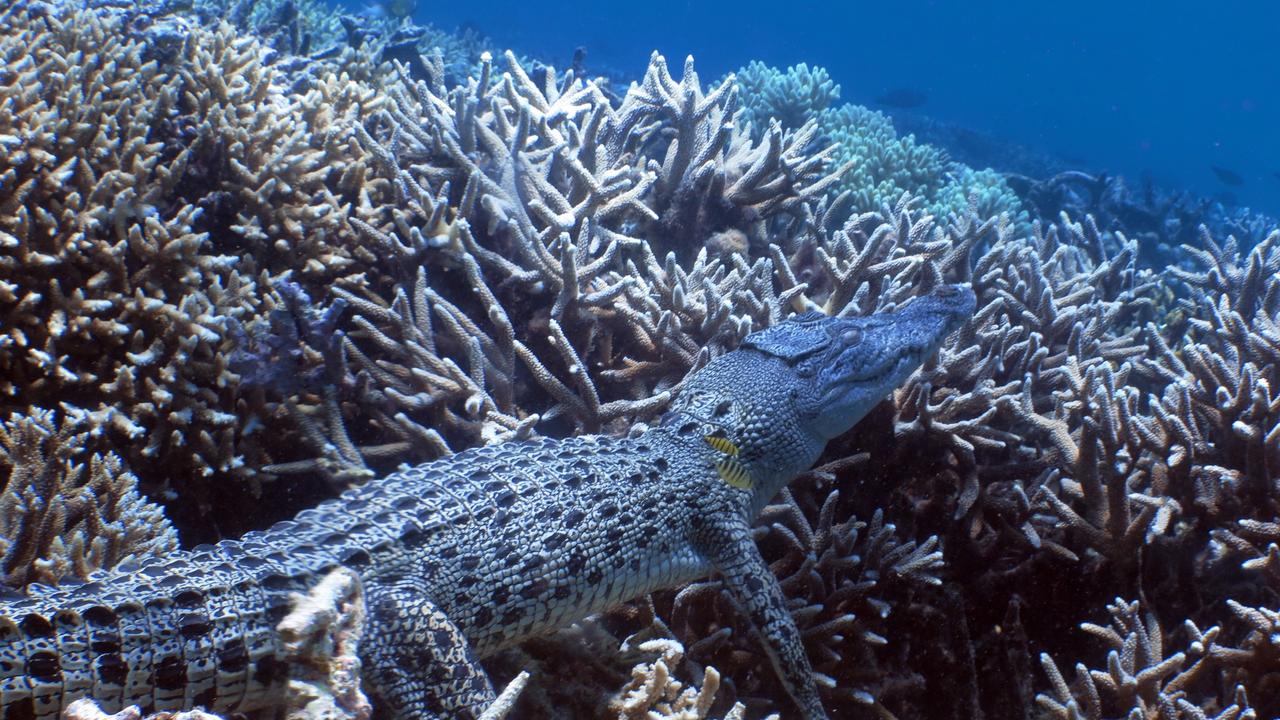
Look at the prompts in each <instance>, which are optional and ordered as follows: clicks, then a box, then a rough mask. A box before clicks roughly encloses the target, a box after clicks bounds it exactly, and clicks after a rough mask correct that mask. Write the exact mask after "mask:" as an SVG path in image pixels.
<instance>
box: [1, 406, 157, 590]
mask: <svg viewBox="0 0 1280 720" xmlns="http://www.w3.org/2000/svg"><path fill="white" fill-rule="evenodd" d="M114 419H115V413H114V412H113V411H111V410H106V409H104V410H101V411H98V412H93V413H91V412H87V411H84V410H80V409H77V408H72V407H69V406H68V407H66V408H64V410H63V412H62V417H61V418H58V417H57V416H56V414H55V413H54V412H53V411H50V410H40V409H35V410H32V412H31V413H29V414H17V413H14V414H12V415H10V416H9V418H8V419H6V420H5V421H4V422H3V423H0V571H3V576H0V585H4V586H6V587H9V588H18V587H22V586H25V585H27V584H30V583H33V582H42V583H49V584H52V583H56V582H58V581H59V580H60V579H63V578H68V579H76V578H79V579H83V578H86V577H88V576H89V575H91V574H92V573H93V571H95V570H98V569H101V568H109V567H112V566H114V565H117V564H119V563H122V562H125V561H126V560H129V559H132V558H138V557H141V556H146V555H162V554H165V553H169V552H172V551H173V550H175V549H177V547H178V536H177V533H176V532H175V531H174V529H173V526H172V525H170V524H169V521H168V520H166V519H165V517H164V514H163V513H162V512H161V511H160V508H158V507H156V506H155V505H153V504H151V503H149V502H146V501H144V500H143V499H142V497H141V496H139V494H138V490H137V484H138V482H137V478H135V477H134V476H133V475H132V474H131V473H129V472H127V471H125V470H123V469H122V464H121V462H120V458H118V457H117V456H116V455H115V454H113V453H106V454H98V453H89V452H88V451H87V450H86V448H88V447H92V446H93V445H96V444H97V443H95V442H94V441H92V440H91V439H90V438H91V437H93V436H97V435H101V434H104V433H107V432H108V431H109V428H110V426H111V424H112V421H113V420H114Z"/></svg>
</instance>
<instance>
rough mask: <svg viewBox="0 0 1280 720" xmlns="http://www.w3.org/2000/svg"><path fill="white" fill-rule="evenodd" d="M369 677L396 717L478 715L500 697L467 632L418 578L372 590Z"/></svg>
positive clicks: (367, 638)
mask: <svg viewBox="0 0 1280 720" xmlns="http://www.w3.org/2000/svg"><path fill="white" fill-rule="evenodd" d="M368 607H369V623H368V630H367V631H366V633H365V640H364V647H366V648H368V650H367V651H366V652H365V653H364V655H365V662H366V671H365V677H366V679H367V680H368V681H369V683H370V685H372V686H373V689H374V691H375V692H376V693H377V694H378V696H379V697H380V698H381V699H382V700H383V701H384V702H385V703H386V705H387V706H389V707H390V708H391V710H392V712H393V715H394V717H395V718H396V720H434V719H435V718H478V717H480V716H481V715H482V713H483V712H484V710H485V709H486V708H488V707H489V706H490V705H491V704H492V703H493V702H494V699H495V695H494V692H493V686H492V685H491V684H490V683H489V677H488V676H487V675H486V674H485V672H484V669H483V668H482V667H481V666H480V663H479V662H478V661H477V660H476V658H475V654H474V653H473V652H472V651H471V646H470V644H469V643H468V642H467V638H466V636H465V635H463V633H462V630H461V629H459V628H458V626H457V625H455V624H454V623H453V621H452V620H450V619H449V617H448V616H447V615H445V613H444V611H443V610H441V609H440V608H439V607H437V606H436V605H435V603H433V602H431V600H429V599H428V591H427V588H426V587H425V586H424V585H423V584H421V583H420V582H418V581H416V580H412V579H398V580H391V581H390V582H379V583H378V584H377V587H375V588H373V589H371V590H369V591H368Z"/></svg>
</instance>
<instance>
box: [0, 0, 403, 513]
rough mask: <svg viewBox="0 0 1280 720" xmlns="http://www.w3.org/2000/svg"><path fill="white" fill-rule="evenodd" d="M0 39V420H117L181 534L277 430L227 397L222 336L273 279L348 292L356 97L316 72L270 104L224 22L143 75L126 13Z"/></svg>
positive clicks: (40, 19)
mask: <svg viewBox="0 0 1280 720" xmlns="http://www.w3.org/2000/svg"><path fill="white" fill-rule="evenodd" d="M0 25H3V28H4V29H3V32H2V34H0V54H2V55H3V57H4V58H6V60H7V62H8V65H7V70H6V73H5V74H4V76H3V82H0V96H3V100H4V101H3V103H2V104H0V107H2V108H3V109H0V144H3V146H4V148H5V150H6V152H4V153H3V154H2V155H0V245H3V246H4V247H5V249H6V252H5V254H4V255H3V256H0V318H2V319H3V320H2V326H3V328H4V329H3V340H0V370H2V371H3V372H2V373H0V375H2V377H3V380H0V395H2V396H3V397H4V398H5V400H4V407H5V408H7V409H8V410H9V411H12V410H15V409H21V408H25V407H27V406H32V405H34V406H42V407H56V406H58V404H59V403H63V402H69V403H72V404H75V405H77V406H81V407H92V406H94V405H95V404H97V403H102V404H106V405H110V406H112V407H115V408H117V409H118V410H119V413H117V414H116V415H115V416H114V419H113V422H114V423H115V424H116V426H117V427H118V428H119V429H120V430H121V431H122V432H124V433H125V434H126V435H130V436H136V437H140V438H143V441H141V442H138V443H132V444H129V445H125V446H121V447H119V448H118V449H117V454H118V455H119V457H120V460H121V461H122V462H123V465H124V467H125V468H127V469H128V470H130V471H132V472H134V473H135V474H137V476H138V477H139V480H140V483H141V486H142V487H143V489H144V490H145V491H146V492H148V493H149V494H153V495H155V494H159V493H162V492H166V493H172V494H171V495H169V499H170V500H177V501H179V502H177V503H176V504H175V507H176V508H177V510H178V511H179V512H180V513H181V514H183V515H184V516H186V517H187V518H190V517H196V516H200V515H205V514H208V513H209V512H212V509H213V505H214V503H227V504H233V505H234V504H235V503H236V502H237V501H238V500H237V497H239V498H241V499H242V498H243V495H240V496H238V495H237V493H245V494H254V493H257V492H260V490H261V488H260V487H259V486H255V485H252V484H244V485H243V486H241V487H240V488H239V489H238V490H233V492H232V493H219V494H218V498H217V499H216V500H215V498H214V497H213V494H212V493H211V492H210V491H211V489H212V487H213V485H212V483H213V482H214V481H215V479H216V478H228V477H230V478H241V479H245V478H248V479H253V478H256V477H258V476H259V468H261V467H263V466H266V465H269V464H271V463H272V461H273V458H272V455H271V450H270V449H269V448H268V447H267V445H268V441H267V440H266V435H267V434H269V432H268V431H269V430H271V429H274V430H276V431H278V432H277V435H280V436H288V435H289V434H290V433H291V432H296V431H297V429H296V426H295V425H294V423H293V422H291V421H290V419H289V417H288V415H287V414H281V413H280V412H279V411H278V407H279V405H278V398H271V397H267V396H265V395H263V394H262V393H260V392H257V391H256V390H255V389H254V388H252V387H249V388H246V389H242V388H241V384H240V377H239V376H238V374H237V373H235V372H234V371H232V370H231V369H230V368H229V367H228V354H227V350H228V347H227V346H228V345H229V344H230V342H231V340H232V338H231V337H230V336H229V334H230V333H229V330H230V328H232V327H238V326H240V325H245V326H255V325H257V324H262V323H265V322H266V317H267V316H268V315H269V314H270V313H271V311H272V310H273V309H274V308H275V307H277V306H279V305H282V304H284V300H283V299H282V298H281V297H280V296H279V295H277V294H273V293H271V291H270V287H271V285H270V281H269V278H271V277H273V276H277V275H279V274H281V273H288V274H289V275H291V276H293V277H296V278H298V279H299V280H300V281H302V282H306V283H312V284H315V285H323V284H325V283H328V282H330V281H332V280H333V279H334V278H335V277H352V278H356V279H358V278H361V277H363V273H364V271H365V269H366V266H364V265H362V264H361V262H360V260H359V259H357V256H358V255H359V253H360V251H359V248H358V247H356V244H355V243H353V242H352V240H353V238H354V237H355V235H356V234H355V232H354V231H353V230H352V229H351V228H350V226H349V225H348V224H347V222H346V219H345V218H346V215H347V211H348V209H349V207H350V205H351V203H352V202H353V201H354V200H355V199H356V198H357V197H359V196H361V194H362V193H363V195H364V197H366V198H367V197H369V195H368V192H369V191H368V189H367V188H366V187H365V181H364V177H365V175H366V162H367V159H368V158H367V155H366V154H365V153H364V152H363V151H362V150H361V149H360V148H359V146H358V145H356V144H355V143H354V142H351V141H350V140H349V138H347V139H344V138H346V136H345V132H335V131H336V130H338V129H339V128H342V129H345V128H347V127H349V126H350V124H351V123H352V122H354V118H355V117H358V114H359V113H361V112H363V111H365V110H366V109H367V110H369V111H371V110H374V109H376V108H377V107H378V103H379V100H378V98H377V96H376V95H375V94H373V91H371V90H369V89H368V88H367V87H364V86H361V85H359V84H355V83H350V82H347V81H345V80H343V79H341V78H339V77H337V76H334V75H326V76H323V77H321V78H319V79H318V80H316V81H315V82H313V83H311V84H310V85H309V88H308V89H307V90H305V91H303V92H298V93H292V94H291V93H290V91H289V90H288V89H287V88H286V87H285V82H284V80H285V78H284V76H283V75H282V74H280V73H279V72H278V71H276V70H274V69H272V68H269V67H267V65H266V60H265V57H266V51H265V50H264V48H263V47H262V46H261V45H260V44H258V43H256V42H255V41H254V40H252V39H250V38H236V37H235V36H234V34H233V32H232V31H231V30H230V29H229V28H228V27H226V26H221V27H219V28H216V29H213V30H207V29H202V28H198V27H196V28H192V29H190V31H189V32H190V34H189V36H188V38H187V41H185V42H184V43H183V44H182V45H181V51H180V52H178V53H176V54H174V55H173V56H172V57H170V58H168V59H165V60H163V62H162V61H158V60H155V59H149V57H148V52H149V51H148V48H149V47H151V43H152V42H153V41H154V37H153V36H151V35H148V34H147V33H146V32H144V31H140V30H137V28H138V27H141V24H140V23H137V22H135V18H133V17H132V16H129V15H128V14H98V13H79V14H72V13H60V12H49V11H42V12H36V11H35V10H31V11H29V12H28V11H26V10H24V9H22V8H19V7H10V8H7V9H6V10H5V11H4V22H3V23H0ZM85 58H90V59H92V60H93V62H91V63H87V64H86V63H85V61H84V59H85ZM90 68H93V69H90ZM357 281H358V280H357ZM89 439H90V440H91V445H90V449H95V450H102V451H105V450H107V449H111V448H112V447H113V446H112V445H111V444H109V443H108V442H107V438H106V436H105V435H98V436H94V437H93V438H89ZM281 459H284V460H289V459H292V458H290V457H285V458H281ZM177 477H183V478H188V479H187V480H185V481H184V482H181V483H174V484H172V485H170V482H169V481H170V478H177ZM228 529H230V530H232V531H233V532H238V531H239V530H240V529H242V528H234V527H233V528H228ZM207 533H208V531H206V535H205V536H206V537H207V536H208V535H207Z"/></svg>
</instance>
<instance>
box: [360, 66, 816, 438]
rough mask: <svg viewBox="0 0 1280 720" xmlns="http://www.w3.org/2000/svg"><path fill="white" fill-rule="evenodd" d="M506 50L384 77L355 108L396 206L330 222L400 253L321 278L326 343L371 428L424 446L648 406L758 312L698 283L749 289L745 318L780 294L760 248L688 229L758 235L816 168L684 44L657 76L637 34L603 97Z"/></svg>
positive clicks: (763, 311) (583, 423)
mask: <svg viewBox="0 0 1280 720" xmlns="http://www.w3.org/2000/svg"><path fill="white" fill-rule="evenodd" d="M507 65H508V68H509V69H508V71H507V72H505V73H503V74H502V76H501V77H495V76H494V71H493V69H492V67H491V65H490V64H489V63H488V62H487V61H486V62H485V64H484V65H483V67H482V70H481V72H480V74H479V76H478V77H476V78H473V79H472V80H471V81H470V82H469V83H468V84H467V85H465V86H462V87H458V88H454V89H453V90H451V91H446V89H445V87H444V85H443V84H442V82H440V81H439V80H438V79H437V80H436V81H433V82H430V83H429V82H426V81H421V80H419V81H414V80H411V79H409V78H407V77H406V78H404V79H403V84H402V86H401V87H399V88H396V89H393V90H392V98H393V101H394V105H393V107H391V108H389V109H388V110H387V111H386V112H384V113H381V114H380V115H379V117H378V122H377V123H376V124H371V125H373V127H372V128H365V127H363V126H360V127H357V128H356V134H357V136H358V137H359V138H360V141H361V143H362V145H363V146H365V147H367V148H368V149H369V150H370V151H371V152H372V153H373V154H374V155H375V156H376V157H377V158H378V160H379V165H380V175H381V177H382V178H383V181H384V182H386V183H387V184H388V185H389V187H390V188H393V191H394V193H395V194H396V196H397V197H399V198H402V201H403V203H404V205H405V208H404V209H395V208H390V207H384V208H368V209H369V210H370V211H371V212H367V213H366V212H364V210H365V208H361V212H360V213H359V217H357V218H355V219H353V220H352V224H353V226H354V227H356V228H357V229H359V231H360V232H361V233H362V235H363V236H364V237H365V238H366V241H367V242H368V243H370V244H373V245H377V246H381V247H383V248H385V250H386V253H387V254H388V255H389V256H390V257H391V258H392V262H394V263H396V264H398V265H401V266H402V267H403V268H404V269H403V270H402V271H401V280H400V283H399V286H398V287H396V288H393V289H391V292H389V293H386V294H377V293H370V292H357V291H352V290H350V289H347V288H342V289H341V290H339V291H338V295H339V296H340V297H341V298H342V299H343V300H344V301H345V302H347V303H349V304H350V306H351V307H352V310H353V314H354V317H353V325H354V326H355V328H356V329H355V330H354V331H353V333H352V336H351V337H352V342H351V343H350V344H349V345H348V352H349V354H350V356H351V359H352V363H353V368H354V369H355V370H356V371H357V373H359V374H360V376H361V377H367V378H368V379H369V382H368V383H367V387H368V390H367V392H368V393H369V394H368V395H367V396H366V398H365V399H364V400H363V401H362V403H363V404H364V405H365V406H366V407H370V408H373V410H372V413H371V417H372V418H373V419H374V422H375V423H376V425H377V426H378V427H379V430H380V432H390V433H392V434H393V435H394V436H398V437H401V438H404V439H405V440H406V441H408V440H410V439H413V440H417V441H425V442H420V447H423V448H424V449H426V450H428V451H430V452H433V453H435V452H442V451H445V450H447V449H448V448H449V447H453V446H456V445H457V444H458V443H465V444H474V443H475V442H477V441H480V440H484V441H489V442H491V441H494V440H499V439H503V438H507V437H513V436H520V435H521V434H524V433H527V432H529V431H530V430H531V429H532V426H533V425H534V424H535V423H537V422H539V420H541V421H542V422H543V423H549V422H553V421H554V422H557V423H567V427H568V428H571V429H576V430H586V431H596V430H600V429H603V428H606V427H610V426H611V425H610V424H611V423H615V422H616V421H622V420H626V421H631V420H634V419H635V418H637V417H642V416H645V415H652V414H653V413H654V412H655V411H656V410H658V409H659V408H661V406H662V405H663V404H664V403H665V401H666V398H667V397H668V392H669V391H670V389H671V388H673V386H674V385H675V384H676V382H677V381H678V380H679V379H680V378H681V377H683V375H684V374H685V372H687V371H688V370H689V369H691V368H692V367H693V366H695V365H696V363H698V362H700V360H699V358H700V357H702V358H704V359H705V357H706V356H705V355H702V354H701V351H700V348H702V347H704V346H707V345H712V346H713V347H715V348H717V351H718V350H719V349H720V348H723V347H724V344H725V343H734V342H736V340H737V339H739V338H741V337H742V336H743V335H744V334H745V333H746V332H748V331H749V330H750V329H751V327H753V325H754V324H755V323H757V322H760V320H753V319H752V318H750V317H746V316H737V315H734V314H733V313H731V312H728V305H726V304H725V303H724V302H722V301H721V300H719V298H721V297H724V296H728V295H731V294H733V293H735V292H739V293H751V292H758V291H760V290H761V288H764V293H765V294H764V296H762V297H759V298H758V299H757V301H756V303H755V307H756V310H755V312H754V314H755V316H756V317H758V318H759V317H762V316H768V315H769V314H770V313H771V312H772V316H773V318H774V319H776V318H777V316H778V312H779V310H780V308H781V307H782V305H783V302H782V301H780V300H778V299H777V298H774V297H771V296H770V295H771V293H772V291H771V289H769V288H768V283H767V278H768V274H769V272H768V268H767V266H766V265H762V264H760V262H756V263H755V264H753V265H746V264H745V262H743V263H738V264H735V265H734V266H733V267H732V268H727V267H726V265H727V263H722V262H720V261H719V260H717V259H711V258H708V257H706V255H705V253H702V254H699V253H698V252H697V251H696V250H695V249H696V248H698V247H700V246H701V244H702V243H703V242H705V241H706V240H707V239H708V238H709V237H710V236H712V235H715V234H724V233H739V234H741V235H742V236H744V237H749V238H752V239H753V240H749V241H748V244H750V242H752V241H754V242H756V243H757V244H762V243H765V242H766V232H767V230H768V229H770V228H775V227H777V228H786V227H788V226H793V225H796V224H797V223H799V222H800V221H801V220H802V218H803V217H804V212H805V211H804V208H805V207H806V203H807V202H809V201H810V200H811V199H812V198H814V197H816V196H817V195H819V194H820V193H821V192H823V191H824V190H825V189H826V188H827V187H829V186H830V184H831V183H832V182H833V181H834V178H835V175H834V174H825V173H824V171H823V166H824V163H825V155H823V154H822V153H817V154H806V153H805V148H807V147H808V146H809V145H810V143H811V140H812V137H813V127H812V126H806V127H805V128H802V129H800V130H798V131H796V132H786V133H784V132H783V131H782V130H781V129H780V128H777V127H775V128H774V129H773V130H772V131H771V132H770V133H769V134H768V136H767V137H766V139H765V140H764V141H763V142H761V143H755V142H754V141H752V140H751V139H750V138H748V137H747V136H746V135H744V134H742V133H740V132H738V131H737V130H736V129H735V127H734V126H733V124H732V122H731V120H730V118H731V116H732V111H733V109H734V108H735V102H736V99H735V89H734V88H733V86H732V85H731V84H730V83H724V84H722V85H720V86H719V87H717V88H715V89H714V90H712V91H711V92H709V93H705V94H704V93H703V90H702V88H701V86H700V84H699V82H698V78H697V75H696V73H694V72H693V69H692V66H691V65H687V66H686V68H685V74H684V77H683V79H682V80H681V81H679V82H677V81H675V80H674V79H673V78H671V77H670V75H669V74H668V72H667V68H666V63H665V61H664V60H663V59H662V58H661V57H660V56H657V55H655V56H654V58H653V59H652V62H651V64H650V67H649V71H648V72H647V73H646V76H645V80H644V82H643V83H641V84H638V85H635V86H633V87H632V89H631V91H629V92H628V94H627V95H626V96H625V97H624V98H623V99H622V101H621V102H620V103H619V105H618V106H617V107H614V106H613V105H612V103H611V102H610V101H609V100H608V98H607V97H606V96H605V95H604V94H603V93H602V92H601V91H600V90H599V89H598V88H597V87H596V86H595V84H594V83H591V82H584V81H582V80H580V79H578V78H575V77H573V75H572V73H569V74H567V75H566V76H565V77H564V78H563V79H562V80H559V81H557V79H556V77H555V76H554V74H552V73H548V74H547V75H546V77H545V78H544V79H543V81H542V82H540V83H539V82H535V81H534V79H533V78H531V77H530V76H528V75H527V74H526V73H525V71H524V69H523V68H522V67H521V66H520V64H519V63H518V62H517V61H516V60H515V58H514V56H511V55H508V56H507ZM657 158H661V162H659V161H658V159H657ZM641 238H653V239H654V240H657V239H662V240H663V241H664V242H663V243H662V244H657V243H653V244H651V243H650V242H646V241H645V240H643V239H641ZM667 249H669V250H670V251H671V255H670V256H669V257H668V259H667V261H666V262H665V263H663V262H660V261H659V260H658V259H657V257H656V255H657V253H660V252H666V250H667ZM694 256H697V257H696V258H695V260H694V263H693V267H692V268H691V269H690V270H689V271H683V270H682V269H681V268H680V267H679V261H678V260H677V257H685V258H689V257H694ZM424 261H425V263H424ZM415 266H416V270H415V269H414V268H415ZM686 288H688V290H686ZM384 292H385V291H384ZM769 308H773V309H772V310H770V309H769ZM691 325H696V326H697V327H698V331H697V333H696V335H691V334H690V333H689V331H687V330H685V328H686V327H689V326H691ZM615 338H616V339H615ZM624 346H627V350H625V351H624V350H623V347H624ZM414 367H421V368H423V370H425V372H422V371H414V370H413V369H412V368H414ZM526 373H527V375H525V374H526ZM522 376H525V377H528V378H529V379H530V380H531V382H519V381H518V380H519V378H520V377H522ZM663 391H668V392H663ZM535 416H536V417H535ZM543 427H544V428H545V427H547V426H545V425H544V426H543Z"/></svg>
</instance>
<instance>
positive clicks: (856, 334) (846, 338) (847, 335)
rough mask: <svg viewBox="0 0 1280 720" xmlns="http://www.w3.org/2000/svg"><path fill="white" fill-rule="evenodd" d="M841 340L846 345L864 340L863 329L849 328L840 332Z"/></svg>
mask: <svg viewBox="0 0 1280 720" xmlns="http://www.w3.org/2000/svg"><path fill="white" fill-rule="evenodd" d="M840 342H842V343H844V344H845V346H853V345H857V344H858V343H860V342H862V331H861V330H859V329H858V328H849V329H848V330H845V331H844V332H843V333H841V334H840Z"/></svg>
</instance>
